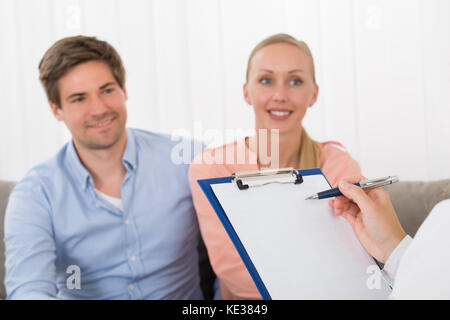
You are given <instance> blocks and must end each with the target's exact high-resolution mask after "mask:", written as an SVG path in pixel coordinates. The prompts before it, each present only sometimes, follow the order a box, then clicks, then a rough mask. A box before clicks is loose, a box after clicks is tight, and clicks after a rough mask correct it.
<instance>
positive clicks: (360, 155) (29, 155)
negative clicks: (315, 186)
mask: <svg viewBox="0 0 450 320" xmlns="http://www.w3.org/2000/svg"><path fill="white" fill-rule="evenodd" d="M449 16H450V1H447V0H393V1H381V0H281V1H280V0H276V1H275V0H245V1H242V0H133V1H125V0H95V1H87V0H39V1H34V0H0V43H1V50H0V55H1V59H0V70H1V72H0V102H1V106H0V154H1V155H0V179H9V180H18V179H20V178H21V177H23V175H24V174H25V173H26V172H27V170H29V169H30V168H32V167H33V166H34V165H36V164H38V163H40V162H42V161H44V160H45V159H47V158H49V157H51V156H52V155H53V154H55V153H56V152H57V150H58V149H59V148H60V147H61V146H62V145H63V144H64V143H65V142H67V141H68V140H69V139H70V133H69V132H68V131H67V129H66V128H65V127H64V124H62V123H60V122H58V121H57V120H56V119H54V118H53V116H52V114H51V112H50V108H49V106H48V103H47V101H46V97H45V94H44V91H43V89H42V87H41V85H40V83H39V80H38V63H39V61H40V59H41V57H42V55H43V54H44V52H45V51H46V50H47V49H48V48H49V47H50V46H51V45H52V44H53V43H54V42H55V41H56V40H58V39H60V38H62V37H65V36H71V35H77V34H83V35H89V36H97V37H98V38H99V39H102V40H107V41H108V42H110V43H111V44H112V45H113V46H115V47H116V49H117V50H118V51H119V53H120V54H121V56H122V58H123V60H124V64H125V68H126V70H127V91H128V98H129V99H128V102H127V108H128V126H129V127H136V128H142V129H146V130H151V131H156V132H163V133H168V134H172V135H175V134H185V135H186V134H187V135H189V134H190V135H193V136H195V137H196V138H197V139H202V140H204V141H205V142H206V143H207V144H209V145H211V146H213V145H218V144H220V143H224V142H227V141H230V140H233V139H236V138H239V137H242V136H244V135H248V134H249V133H251V132H252V130H253V126H254V123H253V122H254V117H253V111H252V107H251V106H248V105H247V104H246V103H245V101H244V99H243V93H242V86H243V84H244V81H245V71H246V65H247V59H248V55H249V54H250V51H251V50H252V49H253V47H254V46H255V45H256V44H257V43H258V42H259V41H261V40H262V39H264V38H265V37H267V36H269V35H272V34H275V33H280V32H284V33H289V34H291V35H293V36H295V37H296V38H298V39H300V40H304V41H305V42H306V43H307V44H308V45H309V46H310V48H311V51H312V53H313V56H314V60H315V64H316V73H317V74H316V78H317V82H318V84H319V99H318V101H317V103H316V105H314V106H313V107H312V108H310V109H309V110H308V112H307V115H306V118H305V119H304V125H305V127H306V129H307V130H308V132H309V133H310V135H311V136H312V137H313V138H315V139H316V140H318V141H325V140H336V141H340V142H341V143H343V144H344V145H345V147H346V148H347V149H348V151H349V152H350V153H351V154H352V155H353V157H355V158H356V159H357V160H358V161H359V163H360V164H361V167H362V169H363V174H364V175H365V176H367V177H376V176H382V175H390V174H398V175H399V176H400V178H401V179H403V180H419V179H420V180H434V179H441V178H450V165H449V163H450V148H449V146H450V90H449V88H450V40H449V39H450V20H449V19H448V17H449Z"/></svg>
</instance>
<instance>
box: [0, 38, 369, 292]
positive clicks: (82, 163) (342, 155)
mask: <svg viewBox="0 0 450 320" xmlns="http://www.w3.org/2000/svg"><path fill="white" fill-rule="evenodd" d="M39 72H40V80H41V83H42V85H43V87H44V89H45V92H46V94H47V97H48V101H49V104H50V108H51V111H52V113H53V115H54V116H55V118H56V119H57V120H59V121H63V122H64V123H65V125H66V126H67V128H68V129H69V130H70V132H71V134H72V140H71V141H70V142H68V143H67V144H66V145H65V146H64V147H63V148H62V149H61V150H60V151H59V152H58V153H57V154H56V155H55V156H54V157H52V158H51V159H49V160H47V161H46V162H44V163H42V164H40V165H38V166H36V167H34V168H33V169H32V170H30V171H29V172H28V173H27V175H26V176H25V177H24V178H23V179H22V180H21V181H20V182H19V183H18V184H17V186H16V187H15V189H14V190H13V192H12V194H11V196H10V199H9V203H8V207H7V212H6V217H5V246H6V278H5V285H6V290H7V295H8V298H9V299H50V298H68V299H69V298H81V299H201V298H202V296H203V295H202V291H201V289H200V282H199V271H198V256H197V250H196V247H197V243H198V235H199V228H198V225H200V231H201V235H202V236H203V239H204V241H205V244H206V247H207V251H208V255H209V258H210V261H211V265H212V267H213V269H214V271H215V273H216V274H217V276H218V278H219V282H220V294H221V298H223V299H259V298H260V295H259V293H258V291H257V289H256V286H255V285H254V283H253V281H252V280H251V277H250V275H249V273H248V271H247V270H246V268H245V266H244V264H243V263H242V261H241V260H240V258H239V255H238V254H237V251H236V249H235V248H234V246H233V245H232V243H231V241H230V240H229V239H228V237H227V235H226V232H225V230H224V228H223V227H222V225H221V224H220V222H219V220H218V218H217V216H216V215H215V213H214V211H213V209H212V208H211V206H210V205H209V203H208V201H207V199H206V197H205V196H204V195H203V193H202V192H201V190H200V188H199V186H198V184H197V179H202V178H208V177H217V176H227V175H230V174H231V173H233V172H239V171H252V170H258V169H261V168H264V167H273V166H274V165H275V164H274V163H265V162H262V161H259V160H260V159H261V157H262V148H260V147H259V146H260V144H252V143H249V140H250V139H249V138H246V139H244V141H242V142H241V143H243V144H244V145H245V148H244V149H243V150H244V152H245V153H246V155H247V157H246V159H247V160H248V161H246V162H245V163H237V162H235V163H225V164H219V163H212V164H206V163H204V162H202V155H203V154H204V153H205V152H212V153H214V152H216V151H220V149H224V148H227V146H223V147H221V148H217V149H214V150H207V151H204V153H203V154H200V155H197V159H196V161H194V163H195V164H192V165H191V167H190V170H189V165H187V164H181V165H175V164H173V163H172V161H171V150H172V148H173V147H174V145H175V142H173V141H171V139H170V137H168V136H165V135H161V134H155V133H151V132H148V131H144V130H136V129H131V128H126V120H127V110H126V100H127V90H126V86H125V69H124V67H123V64H122V61H121V58H120V56H119V55H118V53H117V52H116V51H115V50H114V48H113V47H112V46H111V45H109V44H108V43H106V42H104V41H99V40H97V39H96V38H93V37H84V36H77V37H69V38H64V39H62V40H59V41H57V42H56V43H55V44H54V45H53V46H52V47H51V48H50V49H49V50H48V51H47V52H46V53H45V55H44V57H43V58H42V60H41V62H40V64H39ZM243 91H244V99H245V100H246V101H247V103H248V104H249V105H251V106H253V108H254V112H255V128H256V133H255V137H253V138H255V139H256V141H259V140H261V136H260V132H261V131H260V129H266V130H270V129H278V130H279V131H278V132H279V139H278V143H279V150H278V151H279V152H278V155H279V157H278V159H277V163H276V166H278V167H280V168H282V167H294V168H296V169H302V168H313V167H319V168H321V169H322V171H323V172H324V174H325V175H326V177H327V178H328V180H329V181H330V183H331V184H333V185H334V184H336V183H337V182H338V181H339V180H340V179H341V178H343V177H350V176H360V175H361V172H360V168H359V165H358V164H357V162H356V161H355V160H354V159H352V158H351V156H350V155H349V154H348V153H347V152H346V151H345V149H344V148H343V146H342V145H340V144H339V143H337V142H323V143H319V142H316V141H314V140H313V139H311V138H310V137H309V136H308V134H307V133H306V131H305V130H304V128H303V126H302V120H303V117H304V116H305V113H306V111H307V110H308V108H310V107H312V106H313V105H314V104H315V102H316V100H317V97H318V92H319V90H318V85H317V83H316V80H315V74H314V62H313V58H312V55H311V52H310V50H309V48H308V46H307V45H306V44H305V43H304V42H301V41H297V40H296V39H295V38H293V37H291V36H289V35H285V34H278V35H274V36H271V37H269V38H267V39H265V40H264V41H262V42H261V43H259V44H258V45H257V46H256V47H255V49H254V50H253V51H252V53H251V54H250V57H249V61H248V67H247V78H246V83H245V84H244V88H243ZM237 143H240V142H235V143H234V144H237ZM267 144H268V145H270V144H271V141H270V139H269V140H268V141H267ZM266 147H268V148H267V149H271V146H266ZM263 149H265V150H267V149H266V148H263ZM252 159H253V160H254V161H252ZM188 170H189V172H188ZM188 174H189V178H188ZM191 190H192V193H191ZM194 206H195V210H194ZM333 206H334V203H333ZM336 210H337V209H336ZM336 213H337V212H336ZM71 266H77V267H78V268H79V269H78V270H79V271H80V277H81V282H80V286H79V287H78V288H75V289H73V287H71V286H67V283H66V281H67V278H68V277H69V276H70V274H68V273H67V270H71V269H70V267H71Z"/></svg>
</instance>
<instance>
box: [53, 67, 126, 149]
mask: <svg viewBox="0 0 450 320" xmlns="http://www.w3.org/2000/svg"><path fill="white" fill-rule="evenodd" d="M58 89H59V95H60V100H61V108H57V106H56V105H55V104H54V103H50V106H51V108H52V111H53V114H54V115H55V117H56V118H57V119H58V120H60V121H64V123H65V124H66V126H67V128H68V129H69V130H70V132H71V133H72V137H73V139H74V142H75V144H76V145H77V146H79V147H84V148H86V149H91V150H98V149H108V148H110V147H112V146H114V145H115V144H116V143H117V142H118V141H119V140H120V139H121V138H122V137H123V138H124V137H125V136H124V132H125V124H126V120H127V111H126V105H125V101H126V100H127V93H126V90H125V89H122V88H121V87H120V86H119V84H118V83H117V81H116V80H115V78H114V76H113V74H112V72H111V68H110V67H109V66H108V65H107V64H106V63H105V62H102V61H88V62H84V63H81V64H79V65H77V66H75V67H74V68H72V69H70V70H69V71H68V72H67V73H65V74H64V75H63V76H62V77H61V78H60V79H59V80H58Z"/></svg>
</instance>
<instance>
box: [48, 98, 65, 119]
mask: <svg viewBox="0 0 450 320" xmlns="http://www.w3.org/2000/svg"><path fill="white" fill-rule="evenodd" d="M49 103H50V109H51V110H52V113H53V115H54V116H55V118H56V119H57V120H58V121H63V117H62V110H61V108H59V107H58V106H57V105H56V103H54V102H51V101H49Z"/></svg>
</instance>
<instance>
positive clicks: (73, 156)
mask: <svg viewBox="0 0 450 320" xmlns="http://www.w3.org/2000/svg"><path fill="white" fill-rule="evenodd" d="M126 130H127V131H126V132H127V142H126V146H125V152H124V153H123V157H122V162H123V164H124V165H125V167H126V168H127V171H130V170H131V171H133V170H136V162H137V161H136V159H137V155H136V137H135V135H134V132H133V131H132V130H131V129H128V128H127V129H126ZM66 161H67V163H68V165H69V167H70V169H71V171H72V174H73V176H74V177H75V178H76V180H77V182H78V183H79V184H80V186H81V187H82V189H83V190H86V188H87V186H88V183H89V180H91V181H92V182H93V179H92V177H91V174H90V173H89V171H87V170H86V168H85V167H84V166H83V164H82V163H81V160H80V158H79V156H78V153H77V151H76V149H75V146H74V144H73V140H71V141H70V142H69V143H68V145H67V153H66Z"/></svg>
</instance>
